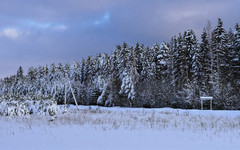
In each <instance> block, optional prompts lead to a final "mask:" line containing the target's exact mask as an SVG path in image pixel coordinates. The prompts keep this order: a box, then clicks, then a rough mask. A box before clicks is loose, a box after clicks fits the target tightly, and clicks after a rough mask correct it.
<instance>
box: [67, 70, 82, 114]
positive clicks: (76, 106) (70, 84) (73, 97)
mask: <svg viewBox="0 0 240 150" xmlns="http://www.w3.org/2000/svg"><path fill="white" fill-rule="evenodd" d="M65 74H66V77H67V79H68V84H69V86H70V89H71V92H72V95H73V99H74V101H75V105H76V107H77V109H78V110H79V108H78V103H77V100H76V97H75V94H74V91H73V89H72V84H71V82H70V79H69V78H68V74H67V73H65Z"/></svg>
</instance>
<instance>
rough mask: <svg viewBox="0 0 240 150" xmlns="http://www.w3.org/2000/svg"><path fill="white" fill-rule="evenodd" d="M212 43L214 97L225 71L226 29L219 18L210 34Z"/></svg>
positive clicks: (221, 83) (220, 88) (221, 84)
mask: <svg viewBox="0 0 240 150" xmlns="http://www.w3.org/2000/svg"><path fill="white" fill-rule="evenodd" d="M212 36H213V38H212V42H213V43H212V45H213V57H214V58H213V71H214V81H213V83H214V86H213V90H214V91H215V94H216V97H218V96H220V98H221V97H222V96H221V95H220V93H222V92H221V90H222V86H224V83H223V79H224V77H225V76H224V75H225V74H224V72H225V71H226V70H225V69H226V65H227V64H226V58H227V57H226V47H227V41H226V31H225V29H224V28H223V22H222V20H221V19H220V18H219V19H218V25H217V27H215V29H214V31H213V34H212ZM222 94H223V93H222Z"/></svg>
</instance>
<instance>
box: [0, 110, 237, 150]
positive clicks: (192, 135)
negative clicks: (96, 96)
mask: <svg viewBox="0 0 240 150" xmlns="http://www.w3.org/2000/svg"><path fill="white" fill-rule="evenodd" d="M79 109H80V111H77V110H76V107H75V106H72V105H71V106H70V107H69V109H68V113H67V114H61V115H58V116H57V118H56V119H55V120H53V121H51V122H49V121H48V120H49V118H48V116H41V115H32V116H30V118H24V117H21V116H20V117H19V116H18V117H6V116H0V149H3V150H15V149H18V150H32V149H34V150H43V149H44V150H53V149H58V150H62V149H63V150H64V149H71V150H75V149H76V150H78V149H83V150H96V149H97V150H112V149H114V150H122V149H124V150H128V149H129V150H134V149H137V150H141V149H143V150H145V149H152V150H159V149H165V150H176V149H177V150H192V149H194V150H198V149H199V150H202V149H217V150H226V149H228V150H238V149H239V147H240V142H239V139H240V112H239V111H210V110H204V111H201V110H181V109H171V108H162V109H143V108H120V107H115V108H105V107H97V106H79ZM164 124H165V126H163V125H164Z"/></svg>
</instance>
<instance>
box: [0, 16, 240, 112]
mask: <svg viewBox="0 0 240 150" xmlns="http://www.w3.org/2000/svg"><path fill="white" fill-rule="evenodd" d="M68 80H69V81H70V82H71V86H72V87H73V90H74V93H75V96H76V99H77V101H78V103H79V104H82V105H103V106H122V107H174V108H189V109H191V108H199V106H200V99H199V97H200V96H213V97H214V100H213V108H214V109H238V110H240V27H239V25H238V24H236V25H235V29H234V31H233V30H231V29H230V30H229V31H226V30H225V29H224V28H223V22H222V21H221V19H218V25H217V26H216V27H215V28H214V29H213V30H211V28H210V25H208V26H207V28H204V29H203V32H202V34H201V39H200V40H197V38H196V35H195V33H194V31H193V30H188V31H185V32H184V33H179V35H178V36H174V37H173V38H172V39H171V42H169V43H162V44H160V45H159V44H155V45H154V46H153V47H152V48H149V47H146V46H144V45H141V44H139V43H137V44H136V45H135V46H129V45H127V43H123V44H122V45H117V46H116V49H115V50H114V51H113V52H112V53H111V54H110V55H108V54H98V55H97V56H95V57H91V56H89V57H87V58H86V59H84V58H82V60H81V61H80V62H74V63H73V64H64V65H63V64H61V63H59V64H57V65H56V64H54V63H53V64H51V65H50V66H47V65H46V66H39V67H37V68H35V67H30V68H29V69H28V71H27V73H26V74H24V73H23V69H22V68H21V67H19V69H18V71H17V74H16V75H13V76H10V77H6V78H4V79H2V80H1V81H0V96H1V97H2V99H5V100H9V99H10V100H11V99H55V100H57V101H58V103H59V104H62V103H63V101H64V96H65V89H66V91H67V100H68V103H73V102H74V101H73V96H72V94H71V91H70V86H69V84H68ZM207 106H208V105H207V103H206V106H205V107H207Z"/></svg>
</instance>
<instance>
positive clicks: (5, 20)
mask: <svg viewBox="0 0 240 150" xmlns="http://www.w3.org/2000/svg"><path fill="white" fill-rule="evenodd" d="M239 5H240V1H238V0H229V1H226V0H211V1H209V0H201V1H199V0H181V1H179V0H171V1H169V0H149V1H146V0H131V1H129V0H114V1H113V0H101V1H100V0H41V1H39V0H34V1H29V0H22V1H19V0H11V1H8V0H3V1H1V5H0V70H1V71H0V77H4V76H6V75H10V74H12V73H14V72H16V68H18V66H20V65H22V66H23V67H24V68H25V72H26V68H27V67H28V66H31V65H33V66H36V65H45V64H49V63H52V62H56V63H58V62H72V61H74V60H80V59H81V58H82V57H87V56H88V55H95V54H97V53H99V52H107V53H109V52H110V51H112V50H114V48H115V45H116V44H122V42H123V41H125V42H127V43H129V44H135V43H136V42H140V43H143V44H145V45H148V46H151V45H152V44H154V43H156V42H158V43H160V42H161V41H166V42H168V41H169V40H170V38H171V37H172V36H174V35H176V34H178V33H179V32H183V31H185V30H187V29H193V30H194V31H195V32H196V33H197V34H198V35H199V34H200V33H201V31H202V29H203V27H204V26H205V25H206V23H207V20H210V21H211V22H212V24H213V27H214V26H215V25H216V22H217V18H218V17H220V18H222V20H223V22H224V26H225V27H226V29H229V28H230V27H234V25H235V23H237V22H238V23H239V21H240V20H239V16H240V12H239V9H238V6H239ZM7 29H10V30H7ZM6 31H7V32H6ZM6 66H7V67H6Z"/></svg>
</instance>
